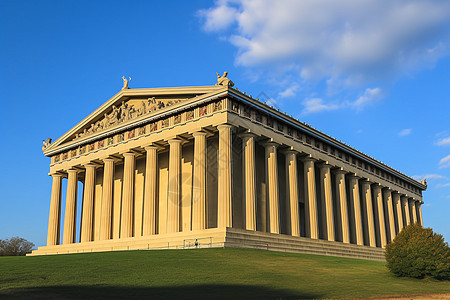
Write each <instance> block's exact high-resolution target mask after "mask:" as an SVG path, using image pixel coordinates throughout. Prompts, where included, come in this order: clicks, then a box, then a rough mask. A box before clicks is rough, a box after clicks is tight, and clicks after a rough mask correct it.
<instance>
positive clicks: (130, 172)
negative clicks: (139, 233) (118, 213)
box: [120, 152, 136, 238]
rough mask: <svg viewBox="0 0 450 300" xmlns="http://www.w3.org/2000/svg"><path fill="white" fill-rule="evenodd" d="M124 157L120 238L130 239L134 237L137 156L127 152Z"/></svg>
mask: <svg viewBox="0 0 450 300" xmlns="http://www.w3.org/2000/svg"><path fill="white" fill-rule="evenodd" d="M123 157H124V164H123V186H122V221H121V228H120V229H121V230H120V238H128V237H132V236H133V198H134V172H135V164H136V161H135V159H136V154H134V153H132V152H126V153H124V154H123Z"/></svg>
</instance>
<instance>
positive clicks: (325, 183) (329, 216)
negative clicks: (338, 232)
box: [319, 163, 334, 241]
mask: <svg viewBox="0 0 450 300" xmlns="http://www.w3.org/2000/svg"><path fill="white" fill-rule="evenodd" d="M319 167H320V185H321V188H320V194H321V202H322V216H324V218H322V226H323V229H324V232H325V237H324V238H325V239H327V240H329V241H334V220H333V202H332V200H331V172H330V169H331V166H330V165H329V164H326V163H325V164H320V165H319Z"/></svg>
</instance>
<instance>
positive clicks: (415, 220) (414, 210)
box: [409, 199, 417, 224]
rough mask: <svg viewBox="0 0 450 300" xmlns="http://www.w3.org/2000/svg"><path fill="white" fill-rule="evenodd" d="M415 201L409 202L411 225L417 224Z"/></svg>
mask: <svg viewBox="0 0 450 300" xmlns="http://www.w3.org/2000/svg"><path fill="white" fill-rule="evenodd" d="M415 203H416V200H414V199H411V201H410V202H409V206H410V208H411V212H412V221H413V224H415V223H417V212H416V204H415Z"/></svg>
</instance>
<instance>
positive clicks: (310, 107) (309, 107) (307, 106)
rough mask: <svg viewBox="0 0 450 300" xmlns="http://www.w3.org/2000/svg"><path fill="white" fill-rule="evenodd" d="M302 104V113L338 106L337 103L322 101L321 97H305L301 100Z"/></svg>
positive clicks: (332, 108) (333, 108) (336, 107)
mask: <svg viewBox="0 0 450 300" xmlns="http://www.w3.org/2000/svg"><path fill="white" fill-rule="evenodd" d="M303 105H304V108H303V111H302V114H303V115H306V114H310V113H317V112H322V111H329V110H336V109H338V108H340V107H339V105H337V104H327V103H324V101H323V99H320V98H312V99H307V100H305V101H304V102H303Z"/></svg>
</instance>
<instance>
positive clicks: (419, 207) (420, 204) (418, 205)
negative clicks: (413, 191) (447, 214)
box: [416, 201, 423, 226]
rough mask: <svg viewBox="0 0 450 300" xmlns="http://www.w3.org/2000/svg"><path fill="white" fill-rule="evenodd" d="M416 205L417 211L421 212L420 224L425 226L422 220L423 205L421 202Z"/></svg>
mask: <svg viewBox="0 0 450 300" xmlns="http://www.w3.org/2000/svg"><path fill="white" fill-rule="evenodd" d="M416 205H417V210H418V211H419V218H420V220H419V222H420V225H422V226H423V219H422V203H420V202H419V201H417V202H416Z"/></svg>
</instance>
